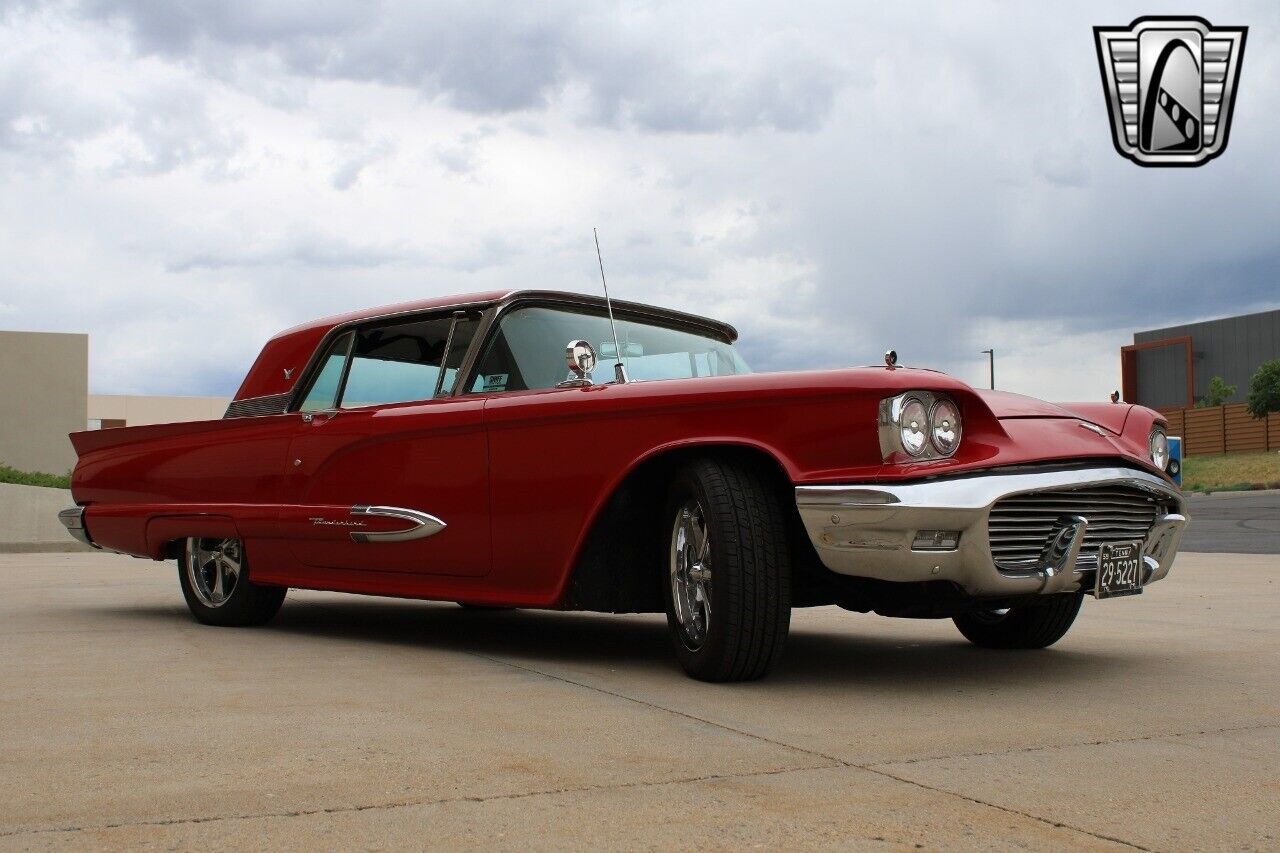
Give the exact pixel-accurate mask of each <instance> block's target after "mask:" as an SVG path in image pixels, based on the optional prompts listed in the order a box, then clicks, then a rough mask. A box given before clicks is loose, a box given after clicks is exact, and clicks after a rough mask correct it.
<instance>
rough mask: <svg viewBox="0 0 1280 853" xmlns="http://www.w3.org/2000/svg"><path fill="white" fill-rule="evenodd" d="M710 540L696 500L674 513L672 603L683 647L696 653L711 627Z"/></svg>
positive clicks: (704, 516)
mask: <svg viewBox="0 0 1280 853" xmlns="http://www.w3.org/2000/svg"><path fill="white" fill-rule="evenodd" d="M710 557H711V537H710V536H709V535H708V534H707V520H706V514H705V513H704V512H703V509H702V505H701V504H700V503H698V501H697V500H689V501H687V502H686V503H685V504H684V505H683V506H682V507H680V510H679V512H677V513H676V520H675V526H674V527H673V528H672V531H671V562H670V567H671V601H672V605H673V606H672V609H673V610H674V611H675V617H676V622H677V623H679V625H680V633H681V634H682V635H683V639H684V643H685V645H686V646H687V647H688V648H689V649H690V650H694V651H696V650H697V649H698V648H700V647H701V646H702V644H703V643H704V642H706V639H707V631H708V630H709V628H710V626H711V562H710Z"/></svg>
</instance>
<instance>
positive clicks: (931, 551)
mask: <svg viewBox="0 0 1280 853" xmlns="http://www.w3.org/2000/svg"><path fill="white" fill-rule="evenodd" d="M1107 485H1122V486H1127V487H1130V488H1134V489H1138V490H1140V491H1142V492H1144V493H1147V494H1148V495H1150V500H1151V502H1152V503H1154V504H1155V507H1156V510H1155V523H1154V525H1153V526H1152V527H1151V530H1150V532H1149V533H1148V534H1147V536H1146V538H1145V540H1144V541H1143V564H1144V566H1145V571H1146V577H1145V579H1144V583H1151V582H1153V581H1158V580H1160V579H1161V578H1163V577H1164V576H1165V575H1167V574H1168V573H1169V568H1170V566H1171V565H1172V563H1173V558H1174V556H1175V555H1176V554H1177V551H1178V544H1179V542H1180V541H1181V539H1182V532H1183V530H1184V528H1185V527H1186V525H1187V515H1186V504H1185V502H1184V501H1183V498H1182V495H1181V493H1179V492H1178V491H1177V490H1176V489H1174V488H1172V487H1171V486H1170V485H1169V484H1168V483H1167V482H1165V481H1164V480H1163V479H1161V478H1159V477H1156V476H1155V475H1153V474H1148V473H1146V472H1145V471H1140V470H1137V469H1132V468H1111V467H1103V468H1084V469H1074V470H1052V471H1019V472H1016V473H988V474H981V475H976V476H964V477H953V478H948V479H938V480H932V481H926V482H918V483H904V484H892V483H890V484H877V483H865V484H849V485H837V486H799V487H797V488H796V506H797V508H798V509H799V510H800V518H801V519H802V521H803V522H804V527H805V530H806V531H807V532H808V534H809V539H810V541H811V542H813V547H814V548H815V549H817V552H818V556H819V558H820V559H821V560H822V562H823V564H824V565H825V566H826V567H827V568H828V569H830V570H831V571H833V572H836V573H838V574H842V575H850V576H854V577H863V578H875V579H878V580H886V581H903V582H912V581H937V580H943V581H952V582H954V583H956V584H957V585H959V586H960V587H961V588H962V589H964V590H965V592H967V593H969V594H970V595H974V596H1006V595H1027V594H1036V593H1041V594H1051V593H1058V592H1075V591H1087V590H1090V589H1092V585H1093V578H1094V574H1095V568H1096V566H1095V565H1094V564H1093V563H1092V562H1086V561H1083V560H1080V547H1081V544H1082V543H1083V541H1084V536H1085V533H1086V530H1087V526H1088V512H1087V511H1081V512H1080V513H1079V514H1077V515H1073V516H1066V515H1064V516H1062V518H1061V519H1060V520H1059V522H1058V523H1057V524H1056V525H1055V527H1054V529H1053V531H1052V532H1051V533H1050V535H1049V536H1048V537H1047V538H1046V539H1045V541H1044V545H1043V550H1042V551H1041V556H1040V559H1039V560H1038V561H1037V564H1036V565H1034V566H1028V567H1025V568H1018V569H1016V570H1010V569H1008V568H1001V567H998V566H997V565H996V562H995V559H994V558H993V557H992V553H991V543H990V539H989V536H988V529H987V528H988V518H989V516H990V513H991V509H992V506H993V505H994V504H995V503H996V502H997V501H999V500H1000V499H1001V498H1004V497H1008V496H1010V495H1016V494H1022V493H1027V492H1038V491H1043V490H1063V489H1075V488H1081V489H1083V488H1089V487H1096V486H1107ZM921 531H930V532H936V533H938V534H939V535H937V536H928V535H926V536H921V537H919V539H918V538H917V537H918V536H919V534H920V533H921ZM950 533H958V539H956V541H954V542H952V541H951V537H950V535H949V534H950Z"/></svg>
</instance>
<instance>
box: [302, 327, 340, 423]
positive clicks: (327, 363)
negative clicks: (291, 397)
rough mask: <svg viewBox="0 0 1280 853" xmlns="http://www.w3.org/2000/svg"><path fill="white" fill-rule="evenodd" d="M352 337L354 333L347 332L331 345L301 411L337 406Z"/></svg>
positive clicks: (321, 409)
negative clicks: (339, 387)
mask: <svg viewBox="0 0 1280 853" xmlns="http://www.w3.org/2000/svg"><path fill="white" fill-rule="evenodd" d="M351 337H352V333H351V332H347V333H346V334H345V335H342V336H341V337H339V338H338V339H337V340H336V341H334V342H333V344H332V345H331V346H330V347H329V351H328V352H326V353H325V355H324V360H323V361H322V362H321V363H320V372H319V373H317V374H316V378H315V379H314V380H312V382H311V387H310V388H309V389H308V390H307V396H306V397H304V398H303V400H302V405H301V406H299V407H298V410H299V411H302V412H323V411H325V410H326V409H333V408H336V407H337V400H338V386H339V385H341V384H342V368H343V366H344V365H346V363H347V355H348V353H349V352H350V351H351Z"/></svg>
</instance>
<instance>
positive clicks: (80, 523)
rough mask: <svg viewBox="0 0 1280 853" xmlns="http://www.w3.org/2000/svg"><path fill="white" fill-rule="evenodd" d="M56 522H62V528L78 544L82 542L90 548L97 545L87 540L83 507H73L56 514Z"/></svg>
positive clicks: (87, 533)
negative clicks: (65, 529)
mask: <svg viewBox="0 0 1280 853" xmlns="http://www.w3.org/2000/svg"><path fill="white" fill-rule="evenodd" d="M58 521H61V522H62V526H63V527H65V528H67V532H68V533H70V534H71V537H72V538H73V539H75V540H76V541H78V542H83V543H84V544H85V545H88V546H90V547H92V548H97V547H98V545H96V544H95V543H94V541H93V540H92V539H90V538H89V531H88V530H87V529H86V528H85V526H84V507H82V506H73V507H71V508H70V509H64V510H62V511H61V512H59V513H58Z"/></svg>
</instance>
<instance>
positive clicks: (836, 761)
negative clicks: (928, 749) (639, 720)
mask: <svg viewBox="0 0 1280 853" xmlns="http://www.w3.org/2000/svg"><path fill="white" fill-rule="evenodd" d="M476 657H481V658H484V659H485V660H489V661H493V662H494V663H498V664H502V665H504V666H510V667H513V668H515V669H519V670H522V671H524V672H529V673H532V674H535V675H541V676H542V677H544V678H550V679H553V680H555V681H560V682H563V683H565V684H572V685H574V686H576V687H582V688H585V689H587V690H593V691H595V692H597V693H603V694H605V695H607V696H614V697H616V698H618V699H623V700H626V701H628V702H635V703H637V704H640V705H644V706H645V707H647V708H653V709H655V710H658V711H665V712H666V713H668V714H673V715H675V716H678V717H684V718H686V719H689V720H695V721H697V722H700V723H704V724H706V725H709V726H713V727H716V728H720V729H724V730H725V731H729V732H732V733H734V734H737V735H741V736H743V737H748V738H754V739H755V740H759V741H763V742H764V743H768V744H772V745H774V746H780V747H783V748H785V749H791V750H794V751H796V752H800V753H803V754H805V755H810V756H813V757H815V758H823V759H826V760H827V761H830V762H833V765H834V766H838V767H840V768H847V769H853V770H864V771H866V772H868V773H874V774H875V775H877V776H880V777H881V778H884V779H892V780H894V781H896V782H901V783H903V784H906V785H911V786H913V787H916V788H920V789H922V790H925V791H931V792H933V793H935V794H940V795H942V796H946V797H955V798H956V799H959V800H963V801H965V802H967V803H971V804H973V805H978V806H985V807H987V808H991V809H995V810H997V811H1000V812H1004V813H1005V814H1011V815H1017V816H1019V817H1023V818H1026V819H1027V820H1032V821H1035V822H1037V823H1042V824H1045V825H1047V826H1051V827H1053V828H1054V829H1065V830H1069V831H1071V832H1077V833H1079V834H1081V835H1086V836H1088V837H1090V838H1094V839H1097V840H1099V841H1109V842H1112V843H1114V844H1120V845H1123V846H1125V847H1130V848H1132V849H1134V850H1143V851H1150V850H1151V848H1149V847H1143V846H1142V845H1141V844H1137V843H1134V842H1132V841H1125V840H1124V839H1122V838H1115V837H1113V836H1110V835H1106V834H1103V833H1099V832H1092V831H1090V830H1087V829H1081V828H1080V827H1078V826H1073V825H1071V824H1068V823H1062V822H1061V821H1057V820H1053V819H1051V818H1047V817H1041V816H1039V815H1034V814H1031V813H1029V812H1024V811H1019V810H1018V809H1014V808H1009V807H1006V806H1001V805H998V804H996V803H991V802H987V801H986V800H980V799H977V798H976V797H969V796H966V795H964V794H958V793H956V792H955V791H948V790H946V789H945V788H935V787H933V786H931V785H926V784H924V783H922V782H917V781H915V780H913V779H907V778H904V777H902V776H897V775H895V774H893V773H890V772H888V771H887V770H884V769H883V768H882V766H880V765H877V764H857V763H854V762H851V761H845V760H844V759H842V758H838V757H836V756H834V755H827V754H826V753H822V752H818V751H816V750H811V749H805V748H804V747H799V746H794V745H793V744H789V743H784V742H782V741H777V740H773V739H772V738H767V737H764V736H763V735H759V734H756V733H754V732H747V731H742V730H741V729H736V728H734V727H733V726H729V725H725V724H724V723H718V722H715V721H712V720H707V719H704V718H702V717H699V716H697V715H695V714H690V713H687V712H685V711H678V710H675V709H673V708H667V707H664V706H662V705H659V704H657V703H655V702H650V701H648V700H645V699H637V698H635V697H634V696H627V695H626V694H623V693H617V692H615V691H612V690H606V689H604V688H602V687H597V686H595V685H592V684H585V683H583V682H580V681H575V680H573V679H572V678H566V677H564V676H560V675H554V674H552V673H548V672H543V671H542V670H540V669H536V668H534V667H529V666H524V665H522V664H517V663H512V662H510V661H504V660H501V659H500V658H493V657H489V656H488V655H476ZM834 766H831V765H829V768H830V769H834ZM809 769H823V768H809Z"/></svg>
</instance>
